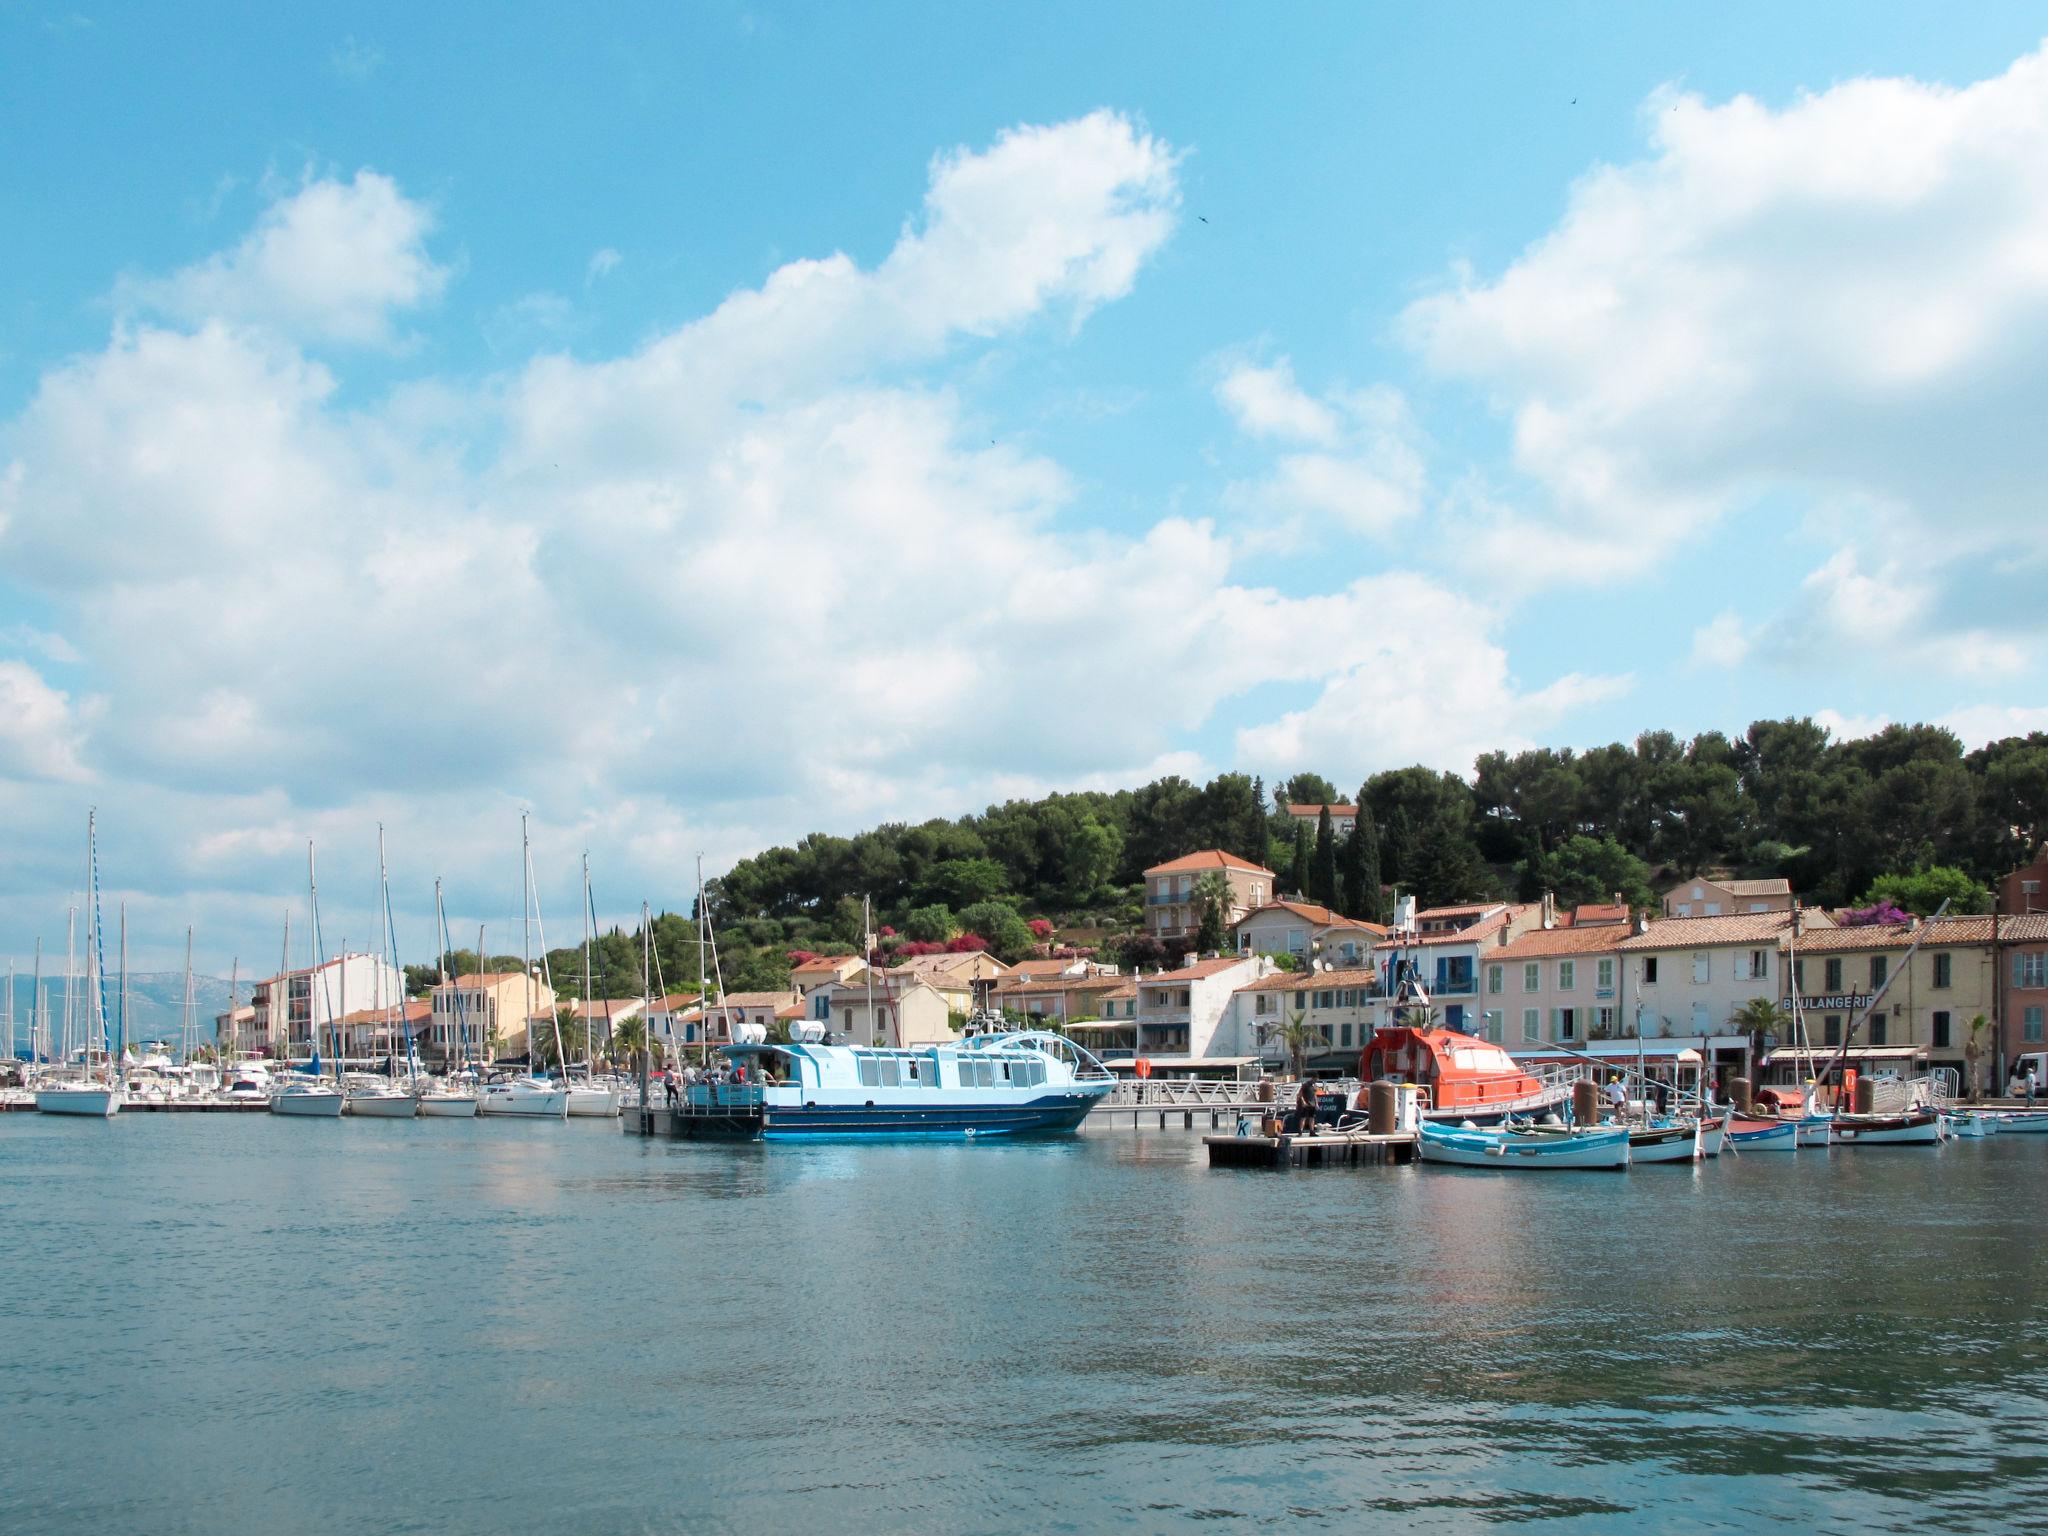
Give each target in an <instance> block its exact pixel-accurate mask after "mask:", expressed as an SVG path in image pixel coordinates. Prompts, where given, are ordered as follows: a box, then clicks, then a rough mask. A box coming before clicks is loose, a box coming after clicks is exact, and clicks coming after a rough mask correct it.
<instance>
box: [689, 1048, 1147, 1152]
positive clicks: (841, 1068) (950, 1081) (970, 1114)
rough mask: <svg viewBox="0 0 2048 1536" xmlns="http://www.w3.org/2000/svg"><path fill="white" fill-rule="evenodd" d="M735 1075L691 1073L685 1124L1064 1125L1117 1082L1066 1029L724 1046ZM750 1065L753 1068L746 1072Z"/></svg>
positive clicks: (916, 1130)
mask: <svg viewBox="0 0 2048 1536" xmlns="http://www.w3.org/2000/svg"><path fill="white" fill-rule="evenodd" d="M723 1053H724V1055H725V1056H726V1058H727V1060H728V1061H729V1062H731V1064H732V1065H733V1067H734V1068H735V1074H734V1080H733V1081H729V1082H712V1083H691V1084H689V1085H688V1086H687V1087H686V1088H685V1089H684V1090H683V1093H682V1096H681V1098H682V1102H681V1104H680V1106H679V1108H678V1110H677V1113H676V1118H677V1125H678V1128H679V1130H681V1132H682V1134H684V1135H693V1134H701V1135H706V1136H721V1135H722V1136H739V1137H744V1138H752V1137H759V1138H761V1139H762V1140H765V1141H799V1140H828V1139H835V1138H843V1137H856V1138H869V1137H877V1138H893V1137H976V1136H1030V1135H1056V1134H1061V1133H1065V1132H1069V1131H1072V1130H1074V1129H1076V1128H1077V1127H1078V1126H1079V1125H1080V1124H1081V1122H1082V1121H1083V1120H1085V1119H1086V1118H1087V1117H1088V1111H1089V1110H1091V1109H1093V1108H1094V1107H1095V1106H1096V1104H1098V1103H1099V1102H1100V1101H1101V1100H1102V1098H1103V1096H1104V1095H1105V1094H1107V1093H1108V1092H1109V1091H1110V1089H1111V1088H1112V1087H1114V1086H1115V1084H1116V1079H1115V1078H1114V1077H1113V1076H1112V1075H1111V1074H1110V1072H1109V1070H1108V1068H1106V1067H1104V1066H1103V1065H1102V1063H1101V1062H1099V1061H1097V1060H1096V1059H1095V1057H1093V1056H1092V1055H1090V1054H1089V1053H1088V1052H1087V1051H1085V1050H1083V1049H1082V1048H1081V1047H1080V1046H1078V1045H1076V1044H1074V1042H1073V1041H1071V1040H1068V1039H1066V1038H1065V1037H1064V1036H1061V1035H1054V1034H1046V1033H1043V1032H1040V1031H1018V1032H1003V1033H993V1034H978V1035H968V1036H965V1037H963V1038H962V1039H959V1040H954V1041H946V1042H944V1043H940V1044H933V1045H921V1046H909V1047H905V1048H902V1049H886V1048H881V1047H868V1046H855V1045H844V1044H836V1043H828V1042H827V1041H826V1040H824V1039H810V1040H805V1039H798V1040H792V1041H789V1042H787V1043H780V1042H771V1041H747V1042H741V1043H737V1044H733V1045H728V1046H725V1047H723ZM741 1073H744V1077H742V1076H740V1074H741Z"/></svg>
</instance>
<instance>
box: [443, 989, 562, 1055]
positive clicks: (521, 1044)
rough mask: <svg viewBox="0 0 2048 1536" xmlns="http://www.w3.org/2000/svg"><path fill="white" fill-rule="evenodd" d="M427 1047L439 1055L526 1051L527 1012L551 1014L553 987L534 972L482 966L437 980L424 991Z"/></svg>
mask: <svg viewBox="0 0 2048 1536" xmlns="http://www.w3.org/2000/svg"><path fill="white" fill-rule="evenodd" d="M427 997H428V1000H429V1003H430V1004H431V1008H430V1011H429V1015H428V1025H427V1047H426V1048H427V1050H428V1051H429V1052H430V1053H431V1054H433V1055H435V1056H437V1057H439V1058H440V1059H441V1060H443V1061H452V1060H467V1059H473V1058H474V1056H475V1054H476V1053H478V1052H481V1053H482V1055H483V1057H484V1059H485V1060H497V1059H498V1058H500V1057H505V1058H512V1059H523V1058H525V1056H526V1055H527V1044H528V1041H527V1034H528V1023H529V1015H531V1017H532V1018H533V1019H538V1020H540V1021H541V1022H542V1023H543V1024H545V1023H546V1021H547V1020H549V1019H551V1018H553V1017H554V1011H555V992H554V988H552V987H550V986H549V985H548V984H547V983H546V982H545V981H542V980H541V979H540V978H539V977H538V976H531V977H529V976H527V975H525V974H524V973H523V972H520V971H485V972H481V973H473V974H470V975H467V976H457V977H455V978H454V979H453V980H450V981H444V982H441V983H440V984H439V985H437V986H436V987H435V988H434V989H433V991H431V992H430V993H428V994H427Z"/></svg>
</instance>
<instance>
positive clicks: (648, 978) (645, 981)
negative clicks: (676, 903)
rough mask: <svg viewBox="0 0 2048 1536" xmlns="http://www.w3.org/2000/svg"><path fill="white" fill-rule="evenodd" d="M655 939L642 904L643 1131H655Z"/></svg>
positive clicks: (641, 1070) (644, 906) (641, 1080)
mask: <svg viewBox="0 0 2048 1536" xmlns="http://www.w3.org/2000/svg"><path fill="white" fill-rule="evenodd" d="M653 948H654V937H653V934H652V933H651V932H650V931H649V928H648V922H647V903H646V902H644V901H643V902H641V903H640V1127H641V1129H642V1130H643V1131H648V1130H651V1129H653V1122H652V1121H651V1120H650V1119H649V1118H648V1115H649V1112H650V1111H651V1109H652V1106H651V1105H649V1104H648V1102H647V1053H648V1052H649V1051H650V1050H651V1049H653V1046H654V1040H653V1037H652V1036H651V1035H650V1034H649V1033H648V1015H649V1014H651V1013H652V1012H653V1011H654V979H653V976H652V974H651V972H652V970H653V964H652V956H653Z"/></svg>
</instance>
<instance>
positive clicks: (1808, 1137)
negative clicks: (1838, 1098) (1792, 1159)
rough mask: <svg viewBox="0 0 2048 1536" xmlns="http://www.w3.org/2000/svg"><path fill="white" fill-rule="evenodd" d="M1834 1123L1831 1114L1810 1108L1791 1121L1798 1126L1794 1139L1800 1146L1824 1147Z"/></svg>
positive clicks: (1829, 1137)
mask: <svg viewBox="0 0 2048 1536" xmlns="http://www.w3.org/2000/svg"><path fill="white" fill-rule="evenodd" d="M1834 1123H1835V1117H1834V1116H1833V1115H1831V1114H1825V1113H1819V1112H1815V1111H1811V1110H1810V1111H1808V1112H1807V1113H1806V1114H1803V1115H1801V1116H1800V1117H1799V1118H1798V1119H1797V1120H1795V1121H1794V1122H1793V1124H1794V1125H1796V1126H1798V1127H1799V1134H1798V1136H1796V1137H1795V1138H1794V1140H1795V1141H1797V1142H1798V1144H1799V1145H1800V1146H1802V1147H1825V1146H1826V1145H1827V1144H1828V1142H1829V1141H1830V1140H1831V1139H1832V1137H1831V1134H1830V1132H1831V1130H1832V1128H1833V1126H1834Z"/></svg>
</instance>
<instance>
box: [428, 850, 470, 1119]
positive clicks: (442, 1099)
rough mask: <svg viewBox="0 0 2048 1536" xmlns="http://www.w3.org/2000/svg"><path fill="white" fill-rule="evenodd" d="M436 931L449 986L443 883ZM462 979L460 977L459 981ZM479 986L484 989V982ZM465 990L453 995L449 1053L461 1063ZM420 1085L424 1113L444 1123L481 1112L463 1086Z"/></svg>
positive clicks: (437, 886) (437, 896)
mask: <svg viewBox="0 0 2048 1536" xmlns="http://www.w3.org/2000/svg"><path fill="white" fill-rule="evenodd" d="M434 931H435V933H436V934H437V935H438V936H439V939H440V948H441V960H440V973H441V985H442V986H444V987H445V986H447V985H448V947H449V946H448V913H447V911H446V909H445V908H443V906H442V904H441V882H440V881H439V880H438V879H436V880H435V881H434ZM476 953H477V972H478V975H479V977H481V975H482V972H483V953H484V935H483V930H482V929H481V928H479V929H478V930H477V935H476ZM458 980H459V978H458ZM477 985H478V986H479V987H481V986H482V985H483V983H482V981H481V980H479V981H478V983H477ZM462 996H463V994H462V988H461V987H460V986H457V987H456V988H455V990H454V991H453V992H451V993H450V994H449V1000H450V1002H452V1003H453V1004H454V1007H455V1023H454V1025H453V1026H452V1027H453V1029H454V1030H455V1039H454V1040H452V1041H451V1042H449V1054H450V1055H451V1056H454V1057H455V1058H456V1059H457V1060H459V1061H466V1060H468V1058H469V1053H470V1045H469V1009H468V1006H467V1005H466V1004H465V1003H464V1002H463V1000H462ZM417 1086H418V1095H417V1096H418V1099H419V1105H420V1113H421V1114H423V1115H427V1116H430V1117H432V1118H434V1119H440V1120H469V1119H474V1118H475V1116H476V1111H477V1096H476V1094H475V1092H474V1091H472V1090H471V1089H468V1088H465V1087H463V1086H461V1085H460V1084H459V1083H454V1082H447V1081H443V1080H439V1079H433V1078H429V1079H428V1080H427V1081H426V1082H424V1083H422V1084H419V1085H417Z"/></svg>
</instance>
